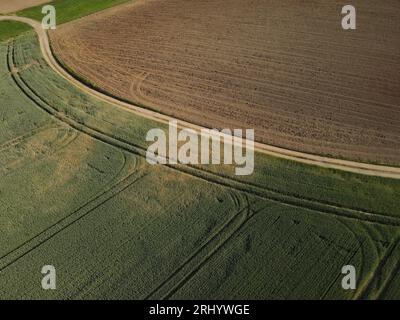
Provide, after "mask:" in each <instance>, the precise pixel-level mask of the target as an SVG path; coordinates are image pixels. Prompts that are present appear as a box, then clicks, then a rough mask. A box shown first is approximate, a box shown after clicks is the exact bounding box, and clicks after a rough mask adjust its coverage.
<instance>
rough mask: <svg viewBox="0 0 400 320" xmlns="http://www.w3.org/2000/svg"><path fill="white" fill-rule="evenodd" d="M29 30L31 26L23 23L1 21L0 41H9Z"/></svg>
mask: <svg viewBox="0 0 400 320" xmlns="http://www.w3.org/2000/svg"><path fill="white" fill-rule="evenodd" d="M28 30H30V27H29V26H27V25H26V24H23V23H18V22H14V21H0V42H2V41H7V40H9V39H11V38H13V37H15V36H17V35H19V34H21V33H23V32H26V31H28Z"/></svg>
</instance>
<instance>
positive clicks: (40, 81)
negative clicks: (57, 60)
mask: <svg viewBox="0 0 400 320" xmlns="http://www.w3.org/2000/svg"><path fill="white" fill-rule="evenodd" d="M0 96H1V106H2V108H1V109H0V123H1V126H0V163H1V169H0V176H1V178H0V230H1V234H2V237H1V238H0V298H3V299H10V298H33V299H54V298H56V299H59V298H71V299H85V298H93V299H106V298H110V299H122V298H127V299H131V298H135V299H143V298H165V299H168V298H178V299H182V298H183V299H184V298H208V299H211V298H221V299H223V298H227V299H235V298H253V299H265V298H317V299H321V298H325V299H330V298H339V299H351V298H386V299H390V298H399V297H400V296H399V294H400V292H399V290H398V287H399V286H398V285H396V284H398V283H399V278H398V276H397V274H398V273H397V271H398V269H399V258H400V257H399V254H400V253H399V252H400V251H399V250H397V249H398V241H399V239H400V238H399V236H400V233H399V226H400V212H399V209H398V208H399V204H400V183H399V182H398V181H396V180H390V179H380V178H373V177H366V176H359V175H355V174H350V173H343V172H339V171H334V170H327V169H321V168H316V167H312V166H305V165H301V164H297V163H292V162H288V161H284V160H280V159H276V158H271V157H267V156H264V155H259V154H257V155H256V166H255V174H254V175H252V176H250V177H245V178H244V177H242V178H239V177H236V176H234V175H233V173H232V170H233V169H232V167H229V166H226V167H223V168H221V167H186V166H175V167H174V166H172V167H167V166H150V165H149V164H147V162H146V161H145V159H144V157H143V154H144V151H145V149H146V147H147V144H146V142H145V135H146V133H147V131H148V130H149V129H151V128H155V127H160V126H161V127H163V126H162V125H160V124H159V123H156V122H154V121H150V120H146V119H144V118H140V117H138V116H136V115H134V114H132V113H130V112H128V111H126V110H123V109H118V108H116V107H114V106H111V105H108V104H106V103H103V102H100V101H98V100H96V99H94V98H92V97H90V96H87V95H85V94H83V93H82V92H80V91H79V90H78V89H76V88H75V87H74V86H72V85H70V84H69V83H68V82H66V81H65V80H63V79H62V78H60V77H59V76H57V75H56V74H55V73H54V72H53V71H52V69H51V68H49V67H48V66H47V65H46V63H45V61H44V60H43V58H42V57H41V54H40V50H39V46H38V42H37V39H36V36H35V35H34V34H33V33H31V32H29V33H27V34H25V35H23V36H21V37H18V38H17V39H15V41H13V42H9V43H3V44H0ZM46 264H52V265H54V266H55V267H56V270H57V281H58V282H57V290H55V291H44V290H42V288H41V286H40V281H41V278H42V275H41V273H40V270H41V268H42V266H43V265H46ZM345 264H353V265H354V266H355V267H356V268H357V270H358V271H359V273H358V287H357V288H358V289H357V290H356V291H355V292H354V291H344V290H342V289H341V273H340V272H341V268H342V266H343V265H345Z"/></svg>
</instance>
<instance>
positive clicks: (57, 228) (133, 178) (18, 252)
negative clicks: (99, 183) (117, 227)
mask: <svg viewBox="0 0 400 320" xmlns="http://www.w3.org/2000/svg"><path fill="white" fill-rule="evenodd" d="M147 174H148V173H147V172H146V171H142V172H140V171H139V172H136V171H135V172H133V173H131V174H129V175H128V176H127V177H125V178H123V179H122V180H121V181H120V182H118V183H117V184H116V185H114V186H112V187H111V188H109V189H108V190H106V191H103V192H102V193H101V194H100V195H98V196H96V197H95V198H93V199H92V200H90V201H89V202H87V203H86V204H84V205H82V206H81V207H80V208H78V209H77V210H75V211H74V212H72V213H70V214H69V215H67V216H65V217H63V218H62V219H60V220H59V221H57V222H56V223H54V224H53V225H51V226H50V227H48V228H46V229H45V230H43V231H42V232H40V233H39V234H37V235H35V236H34V237H33V238H31V239H29V240H27V241H25V242H24V243H23V244H21V245H20V246H18V247H17V248H15V249H13V250H12V251H10V252H8V253H7V254H5V255H3V256H2V257H0V272H2V271H4V270H5V269H6V268H8V267H9V266H11V265H12V264H14V263H15V262H16V261H18V260H19V259H21V258H22V257H24V256H26V255H28V254H29V253H31V252H32V251H34V250H35V249H37V248H38V247H40V246H41V245H42V244H44V243H45V242H47V241H49V240H50V239H52V238H53V237H55V236H56V235H58V234H59V233H61V232H63V231H65V230H66V229H67V228H69V227H70V226H72V225H73V224H75V223H76V222H78V221H80V220H82V219H83V218H85V217H86V216H88V215H89V214H91V213H92V212H94V211H95V210H96V209H98V208H99V207H101V206H102V205H104V204H105V203H107V202H108V201H109V200H111V199H113V198H114V197H116V196H117V195H119V194H121V193H122V192H124V191H125V190H127V189H128V188H130V187H131V186H132V185H134V184H135V183H137V182H138V181H140V180H141V179H142V178H144V177H145V176H146V175H147Z"/></svg>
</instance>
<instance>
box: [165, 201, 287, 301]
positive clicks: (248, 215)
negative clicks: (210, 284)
mask: <svg viewBox="0 0 400 320" xmlns="http://www.w3.org/2000/svg"><path fill="white" fill-rule="evenodd" d="M264 209H265V208H261V209H258V210H256V211H254V210H252V209H251V207H246V208H245V209H244V210H246V214H245V215H244V217H243V218H244V219H243V220H242V221H241V222H240V224H239V225H238V226H237V227H236V228H235V229H233V230H232V232H231V233H230V234H228V235H227V237H226V238H225V239H223V240H222V242H220V243H218V244H217V245H216V246H215V247H214V248H212V250H211V251H208V253H207V254H206V255H205V256H204V259H203V260H202V261H200V263H198V264H197V265H196V266H195V267H194V268H193V269H192V270H191V271H190V272H189V273H187V274H186V275H185V276H184V277H183V278H182V279H181V280H180V281H179V282H177V283H176V284H174V286H173V287H172V288H171V289H170V290H169V291H168V292H167V293H166V294H164V295H163V296H162V297H161V300H168V299H170V298H171V297H172V296H173V295H174V294H175V293H176V292H178V291H179V290H180V289H181V288H182V287H183V286H184V285H185V284H186V283H187V282H188V281H189V280H190V279H192V278H193V277H194V276H195V275H196V273H197V272H199V271H200V270H201V269H202V268H203V267H204V266H205V265H206V264H207V263H208V261H209V260H210V259H211V258H212V257H213V256H214V255H215V254H216V253H217V252H218V251H219V250H220V249H221V248H222V247H224V246H225V245H226V244H227V243H228V242H230V241H231V240H232V239H233V238H234V237H235V236H236V235H237V234H238V232H239V231H241V230H242V229H243V228H244V226H245V225H247V224H248V223H249V222H250V221H251V220H253V219H254V217H256V216H257V215H258V214H259V213H260V212H262V211H263V210H264ZM279 219H280V216H278V217H277V218H276V219H275V220H274V221H273V222H272V224H275V223H276V222H277V221H278V220H279Z"/></svg>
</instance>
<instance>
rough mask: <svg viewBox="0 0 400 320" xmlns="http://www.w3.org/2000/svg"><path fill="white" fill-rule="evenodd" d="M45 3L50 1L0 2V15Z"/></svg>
mask: <svg viewBox="0 0 400 320" xmlns="http://www.w3.org/2000/svg"><path fill="white" fill-rule="evenodd" d="M47 2H51V0H0V13H1V14H4V13H11V12H16V11H19V10H22V9H25V8H30V7H33V6H37V5H39V4H42V3H47Z"/></svg>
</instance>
